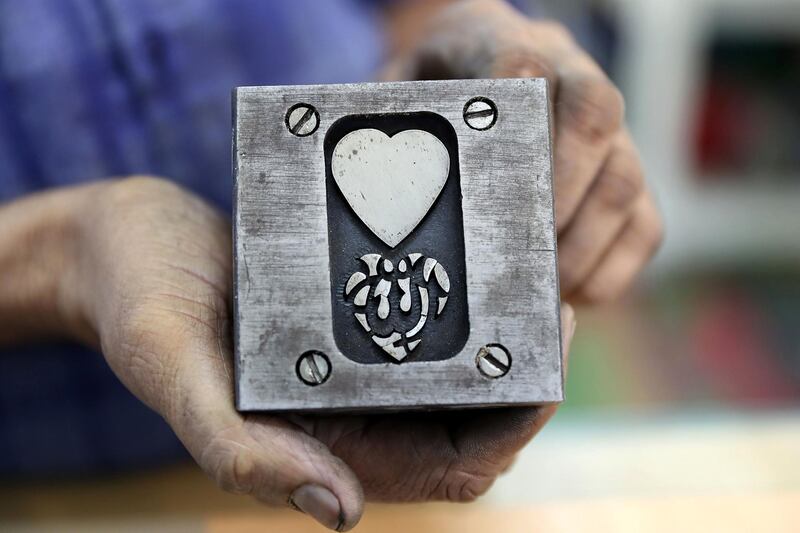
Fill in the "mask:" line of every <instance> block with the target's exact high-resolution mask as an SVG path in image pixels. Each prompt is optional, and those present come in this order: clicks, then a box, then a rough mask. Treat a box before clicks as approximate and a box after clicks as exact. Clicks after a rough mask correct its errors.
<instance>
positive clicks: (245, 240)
mask: <svg viewBox="0 0 800 533" xmlns="http://www.w3.org/2000/svg"><path fill="white" fill-rule="evenodd" d="M233 96H234V97H233V106H234V134H233V135H234V150H233V158H234V183H235V184H234V188H235V190H234V203H235V206H234V255H235V269H234V284H235V290H234V317H235V324H234V342H235V363H236V405H237V408H238V409H240V410H242V411H260V410H270V411H293V410H300V411H325V410H334V411H343V410H379V409H410V408H439V407H464V406H497V405H518V404H547V403H554V402H559V401H561V400H562V399H563V375H562V367H561V366H562V365H561V357H560V351H561V337H560V327H559V324H560V319H559V293H558V271H557V264H556V251H555V249H556V242H555V229H554V217H553V196H552V195H553V193H552V162H551V138H550V117H549V105H548V97H547V85H546V83H545V81H544V80H542V79H534V78H531V79H501V80H453V81H425V82H402V83H384V84H353V85H315V86H283V87H239V88H237V89H235V90H234V95H233ZM478 96H480V97H485V98H488V99H490V100H491V101H492V102H494V104H495V105H496V107H497V117H496V122H495V123H494V124H493V126H492V127H491V128H489V129H486V130H476V129H473V128H471V127H470V126H469V125H467V124H466V122H465V119H464V116H463V113H464V106H465V104H466V103H467V102H468V101H470V100H471V99H473V98H474V97H478ZM301 102H302V103H307V104H310V105H311V106H313V107H314V108H315V109H316V111H317V113H318V114H319V126H318V129H317V130H316V131H315V132H314V133H313V134H310V135H308V136H304V137H303V136H297V135H294V134H292V133H291V132H290V131H289V130H288V129H287V125H286V114H287V110H289V109H290V108H291V107H292V106H293V105H296V104H298V103H301ZM419 111H426V112H432V113H437V114H439V115H441V116H442V117H444V118H445V119H447V120H448V121H449V122H450V123H451V124H452V126H453V128H454V129H455V132H456V135H457V140H458V154H459V155H458V157H459V160H458V161H459V165H460V172H461V175H460V179H461V191H462V195H463V197H462V206H461V207H462V211H463V225H464V240H465V254H466V269H467V294H468V309H469V314H470V331H469V338H468V340H467V342H466V345H465V346H464V348H463V349H462V350H461V352H460V353H459V354H458V355H456V356H455V357H453V358H451V359H447V360H444V361H431V362H407V363H403V364H392V363H386V364H360V363H356V362H354V361H351V360H350V359H348V358H347V357H345V356H344V355H343V354H342V353H341V352H340V351H339V350H338V348H337V345H336V343H335V341H334V335H333V330H332V325H331V322H332V316H331V314H332V308H331V287H330V283H331V278H330V273H329V268H330V265H329V261H330V259H329V249H328V228H327V220H328V219H327V215H326V188H325V162H324V158H323V140H324V138H325V133H326V132H327V130H328V128H329V127H330V126H331V125H332V124H333V123H334V122H335V121H336V120H338V119H340V118H342V117H344V116H347V115H354V114H385V113H406V112H419ZM488 344H500V345H502V346H503V347H505V348H506V349H507V350H508V353H509V354H510V356H511V358H512V360H513V363H512V365H511V367H510V368H509V369H508V372H507V374H505V375H504V376H502V377H500V378H498V379H491V378H488V377H486V376H485V375H484V374H482V373H481V372H480V371H479V370H478V364H477V355H478V353H479V352H481V348H483V347H484V346H486V345H488ZM310 350H314V351H319V352H323V353H324V354H326V355H327V356H328V358H329V359H330V363H331V371H330V375H329V377H328V378H327V379H326V381H325V382H324V383H322V384H320V385H318V386H315V387H309V386H308V385H306V384H305V383H303V382H302V381H301V380H300V379H298V376H297V374H296V365H297V362H298V358H299V357H300V356H301V355H302V354H304V353H306V352H308V351H310Z"/></svg>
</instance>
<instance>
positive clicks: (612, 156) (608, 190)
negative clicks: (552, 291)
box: [558, 130, 644, 295]
mask: <svg viewBox="0 0 800 533" xmlns="http://www.w3.org/2000/svg"><path fill="white" fill-rule="evenodd" d="M643 192H644V176H643V173H642V166H641V163H640V161H639V156H638V154H637V151H636V147H635V146H634V144H633V141H632V140H631V138H630V135H629V134H628V133H627V131H624V130H623V131H622V132H620V133H619V134H618V135H617V136H616V138H615V139H614V144H613V145H612V147H611V151H610V152H609V155H608V157H607V158H606V161H605V163H604V165H603V167H602V168H601V169H600V173H599V175H598V177H597V178H596V179H595V180H594V182H593V183H592V185H591V187H590V189H589V191H588V192H587V194H586V196H585V198H584V200H583V203H582V204H581V205H580V207H579V208H578V211H577V212H576V214H575V216H574V218H573V219H572V222H571V223H570V224H569V226H568V227H567V229H566V230H565V231H564V232H563V234H562V235H561V236H560V237H559V239H558V264H559V278H560V282H561V293H562V294H563V295H570V294H571V293H572V292H573V291H574V290H575V289H577V287H578V286H579V285H580V284H581V282H583V281H584V280H585V279H586V277H587V276H588V275H589V273H590V272H591V271H592V269H593V268H594V267H595V266H597V263H598V262H599V261H600V259H601V258H602V257H603V255H604V252H606V251H607V250H608V249H609V247H610V246H611V245H612V243H613V241H614V239H615V238H616V237H617V236H618V235H619V233H620V231H621V230H622V228H623V226H624V225H625V223H626V222H627V220H628V219H629V218H630V217H631V214H632V211H633V206H634V204H635V201H636V199H637V198H638V197H639V196H641V195H642V194H643Z"/></svg>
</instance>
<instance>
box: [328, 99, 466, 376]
mask: <svg viewBox="0 0 800 533" xmlns="http://www.w3.org/2000/svg"><path fill="white" fill-rule="evenodd" d="M362 128H373V129H377V130H380V131H382V132H384V133H385V134H386V135H388V136H389V137H392V136H394V135H396V134H397V133H400V132H402V131H405V130H410V129H416V130H424V131H427V132H429V133H431V134H433V135H435V136H436V137H437V138H438V139H439V140H440V141H442V143H443V144H444V145H445V147H446V148H447V151H448V153H449V156H450V167H449V175H448V178H447V181H446V182H445V185H444V187H443V188H442V191H441V193H440V195H439V197H438V198H437V200H436V201H435V202H434V203H433V205H432V207H431V208H430V210H429V211H428V213H427V214H426V215H425V217H424V218H423V219H422V222H420V224H419V225H418V226H417V227H416V228H415V229H414V231H412V232H411V233H410V234H409V235H408V236H407V237H406V238H405V239H404V240H402V241H401V242H400V243H399V244H397V245H396V246H395V247H391V246H389V245H387V244H386V243H384V242H383V241H382V240H381V239H380V238H378V237H377V236H376V235H375V234H373V233H372V231H371V230H370V229H369V228H368V227H367V226H366V225H365V224H364V223H363V222H362V221H361V220H360V219H359V217H358V216H357V215H356V213H355V212H354V211H353V209H352V208H351V207H350V205H349V204H348V203H347V200H346V199H345V197H344V195H343V194H342V192H341V191H340V190H339V187H338V186H337V184H336V182H335V180H334V179H333V175H332V171H331V158H332V154H333V151H334V148H335V147H336V144H337V143H338V142H339V141H340V140H341V139H342V138H343V137H344V136H345V135H347V134H348V133H350V132H352V131H355V130H358V129H362ZM324 146H325V176H326V178H325V179H326V189H327V209H328V236H329V239H328V242H329V246H330V249H329V252H330V269H331V302H332V306H333V333H334V339H335V341H336V345H337V347H338V348H339V349H340V350H341V351H342V353H343V354H344V355H345V356H346V357H348V358H349V359H351V360H353V361H356V362H358V363H386V362H393V363H397V362H401V363H407V362H408V363H410V362H414V361H440V360H444V359H449V358H451V357H453V356H454V355H456V354H457V353H458V352H459V351H460V350H461V349H462V348H463V346H464V344H465V343H466V341H467V337H468V335H469V317H468V310H467V293H466V268H465V261H464V230H463V220H462V212H461V184H460V173H459V167H458V142H457V138H456V134H455V131H454V130H453V127H452V126H451V125H450V123H449V122H448V121H447V120H446V119H444V118H443V117H441V116H440V115H437V114H434V113H403V114H386V115H350V116H347V117H344V118H342V119H340V120H338V121H336V122H335V123H334V124H333V125H332V126H331V127H330V129H329V130H328V132H327V134H326V136H325V143H324ZM397 208H398V209H402V208H403V205H402V203H401V202H398V205H397ZM367 254H377V255H379V256H380V258H381V259H380V262H379V264H378V265H377V268H376V273H375V275H372V276H369V274H370V272H369V268H368V266H367V264H366V263H365V262H364V261H362V260H360V258H361V257H363V256H365V255H367ZM415 254H420V255H419V256H417V255H415ZM411 258H417V261H416V263H415V264H414V266H413V267H412V266H411ZM429 259H430V260H435V261H436V264H438V265H440V269H442V270H444V271H445V272H446V277H447V280H449V285H450V286H449V290H444V289H443V287H442V285H443V284H444V285H445V286H446V285H447V283H446V282H445V283H442V282H441V281H440V280H439V279H437V276H436V274H437V273H436V272H434V271H431V273H430V275H429V277H428V280H427V281H426V280H425V279H424V277H423V269H424V266H425V262H426V261H428V260H429ZM384 260H388V261H389V262H391V272H387V271H386V269H385V268H384ZM401 262H404V263H405V267H406V272H405V273H403V272H400V264H401ZM429 264H433V263H430V262H429ZM356 271H360V272H362V273H363V274H365V275H367V278H366V279H364V280H362V281H361V282H360V283H359V284H358V285H357V286H356V287H355V288H354V289H352V290H351V292H350V293H349V294H347V295H346V294H345V287H346V285H347V282H348V280H349V279H350V277H351V276H352V275H353V273H354V272H356ZM404 278H408V279H409V282H408V283H409V287H410V290H409V291H408V292H407V294H409V297H410V299H411V302H410V310H408V311H406V312H404V311H403V310H402V309H401V300H402V295H403V294H405V293H404V291H402V289H401V281H400V280H401V279H404ZM381 280H386V282H384V284H383V286H384V287H385V286H386V284H387V283H389V284H390V288H389V291H388V303H389V314H388V316H387V317H386V318H384V319H381V318H380V316H379V314H378V307H379V305H380V301H381V298H380V297H379V296H377V297H376V296H375V289H376V287H377V285H378V284H379V283H380V282H381ZM365 286H368V287H369V293H368V294H369V296H368V298H367V302H366V304H365V305H363V306H359V305H356V304H355V303H354V301H355V296H356V294H357V293H358V292H359V291H360V290H361V289H362V288H363V287H365ZM422 292H426V293H427V295H428V297H429V298H428V300H429V306H428V314H427V318H426V320H425V321H424V326H423V327H422V328H421V329H419V328H418V329H419V331H417V332H415V333H413V334H409V333H410V332H413V331H414V328H415V326H417V325H418V324H419V322H420V318H421V316H422V299H423V297H422ZM443 297H446V298H447V302H446V304H445V305H444V307H443V309H442V312H441V314H439V315H438V316H437V310H438V306H439V299H440V298H443ZM357 313H359V314H362V315H363V316H364V317H365V318H366V321H367V324H368V327H369V331H367V330H366V328H365V327H364V326H363V325H362V324H361V323H359V320H357V319H356V317H355V315H356V314H357ZM393 334H395V336H397V335H400V338H399V339H397V340H396V341H395V342H393V343H391V344H392V345H393V346H396V347H400V346H402V347H403V348H404V350H406V351H407V353H408V355H407V356H405V357H404V358H402V359H401V360H400V361H398V360H397V358H396V357H395V358H393V357H391V356H390V355H389V354H387V352H386V351H385V350H384V349H383V348H382V347H381V346H380V345H379V342H376V339H386V338H391V337H392V335H393ZM415 341H420V342H419V343H418V344H415ZM381 342H383V341H381Z"/></svg>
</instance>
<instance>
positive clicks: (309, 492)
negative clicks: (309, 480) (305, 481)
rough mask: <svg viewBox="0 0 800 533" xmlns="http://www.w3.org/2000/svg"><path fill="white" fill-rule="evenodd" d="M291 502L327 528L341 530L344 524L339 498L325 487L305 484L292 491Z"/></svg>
mask: <svg viewBox="0 0 800 533" xmlns="http://www.w3.org/2000/svg"><path fill="white" fill-rule="evenodd" d="M289 503H290V504H291V505H292V506H294V507H297V508H298V509H299V510H301V511H303V512H304V513H305V514H307V515H309V516H311V517H312V518H313V519H314V520H316V521H317V522H319V523H320V524H322V525H323V526H325V527H327V528H330V529H333V530H335V531H340V530H341V528H342V526H343V525H344V515H343V514H342V507H341V505H339V500H338V499H337V498H336V496H334V494H333V493H332V492H331V491H329V490H328V489H326V488H325V487H320V486H319V485H310V484H309V485H303V486H301V487H300V488H298V489H296V490H295V491H294V492H293V493H292V495H291V496H290V497H289Z"/></svg>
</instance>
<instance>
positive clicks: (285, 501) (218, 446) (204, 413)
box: [121, 306, 363, 531]
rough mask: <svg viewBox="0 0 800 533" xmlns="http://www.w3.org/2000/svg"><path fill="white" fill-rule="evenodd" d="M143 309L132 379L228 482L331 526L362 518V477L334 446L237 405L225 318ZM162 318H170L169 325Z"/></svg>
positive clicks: (223, 483)
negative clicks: (222, 321)
mask: <svg viewBox="0 0 800 533" xmlns="http://www.w3.org/2000/svg"><path fill="white" fill-rule="evenodd" d="M142 312H145V313H147V316H144V317H142V316H137V314H138V312H137V313H134V314H133V315H131V316H129V319H130V321H131V322H132V323H133V324H134V325H136V327H137V332H138V333H137V335H136V342H135V343H133V344H131V343H129V348H128V349H129V350H130V353H128V354H127V358H126V359H127V361H129V362H130V363H129V364H128V365H127V366H128V367H129V371H125V370H123V371H122V372H121V374H122V376H123V377H124V379H123V380H124V381H126V384H129V385H131V387H130V388H131V389H132V390H135V391H136V392H138V393H139V395H140V397H141V398H142V400H144V401H145V402H146V403H147V404H148V405H151V406H154V407H157V408H158V410H159V411H160V413H161V414H162V415H163V416H164V417H165V418H166V420H167V422H168V423H169V424H170V425H171V426H172V428H173V430H174V431H175V433H176V434H177V436H178V438H180V440H181V441H182V442H183V444H184V445H185V446H186V448H187V449H188V451H189V452H190V453H191V455H192V456H193V457H194V459H195V460H196V461H197V463H198V464H199V465H200V466H201V468H202V469H203V470H204V471H205V472H206V473H207V474H208V475H209V476H210V477H211V478H212V479H213V480H214V481H216V483H217V484H218V485H219V486H220V487H221V488H223V489H224V490H227V491H229V492H233V493H236V494H247V495H251V496H253V497H255V498H256V499H258V500H260V501H262V502H265V503H268V504H272V505H290V506H292V507H295V508H298V509H300V510H302V511H303V512H305V513H307V514H309V515H310V516H312V517H313V518H314V519H316V520H317V521H318V522H320V523H321V524H323V525H325V526H326V527H329V528H331V529H337V530H340V531H343V530H346V529H349V528H351V527H353V526H354V525H355V524H356V523H357V522H358V520H359V518H360V516H361V513H362V509H363V494H362V490H361V486H360V483H359V482H358V480H357V479H356V477H355V475H354V474H353V472H352V471H351V470H350V469H349V468H348V467H347V465H345V464H344V463H343V462H342V461H341V460H340V459H338V458H337V457H335V456H333V455H332V454H331V452H330V450H329V449H328V448H327V447H326V446H325V445H323V444H322V443H321V442H319V441H317V440H316V439H314V438H313V437H311V436H309V435H308V434H307V433H305V432H304V431H303V430H302V429H300V428H299V427H297V426H296V425H294V424H291V423H289V422H287V421H286V420H284V419H282V418H279V417H274V416H251V415H248V416H243V415H241V414H239V413H237V412H236V410H235V409H234V399H233V395H232V389H233V383H232V380H231V372H230V368H229V361H230V359H231V354H230V350H229V347H228V346H225V344H226V343H224V342H221V339H224V338H227V335H228V332H227V330H226V327H225V326H224V325H223V324H220V322H219V320H218V316H214V315H213V314H209V315H205V316H204V315H203V314H202V313H197V314H196V315H194V316H192V317H191V318H188V317H187V319H186V320H185V321H181V322H176V321H175V319H174V317H175V316H176V315H178V314H179V313H185V312H186V311H185V310H183V309H179V308H175V309H172V310H171V311H170V312H167V313H163V312H161V311H153V308H152V306H151V308H149V309H147V310H144V311H142ZM181 316H183V315H181ZM137 323H138V324H137ZM161 324H169V325H170V327H169V331H164V330H162V329H160V328H161ZM137 376H138V377H137ZM144 376H149V378H144ZM145 380H148V381H147V382H146V383H145V382H144V381H145ZM131 381H134V383H130V382H131Z"/></svg>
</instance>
